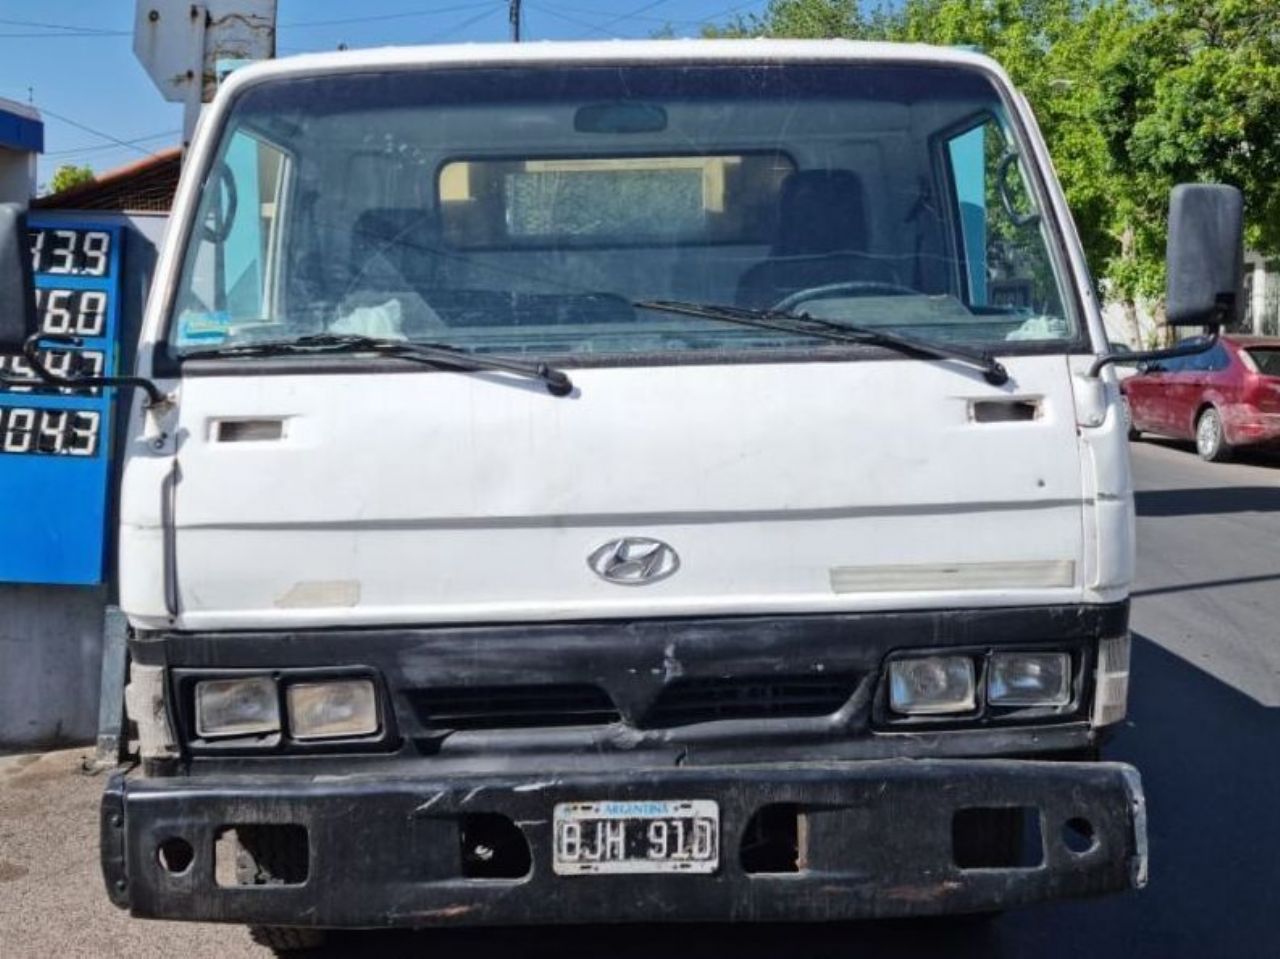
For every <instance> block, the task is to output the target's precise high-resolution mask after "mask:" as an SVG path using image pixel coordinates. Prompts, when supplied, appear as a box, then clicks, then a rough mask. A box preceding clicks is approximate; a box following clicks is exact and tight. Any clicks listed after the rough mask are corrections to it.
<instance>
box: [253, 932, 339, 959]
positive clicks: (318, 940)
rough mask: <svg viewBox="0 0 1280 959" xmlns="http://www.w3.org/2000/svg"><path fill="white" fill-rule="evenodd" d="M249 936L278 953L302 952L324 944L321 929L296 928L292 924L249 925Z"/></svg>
mask: <svg viewBox="0 0 1280 959" xmlns="http://www.w3.org/2000/svg"><path fill="white" fill-rule="evenodd" d="M249 937H250V938H251V939H252V940H253V941H254V942H256V943H257V944H258V945H260V946H266V947H267V948H268V949H270V950H271V951H272V952H274V953H276V954H277V955H279V954H280V953H284V952H304V951H306V950H308V949H318V948H320V946H322V945H324V930H323V929H296V928H294V927H292V926H250V927H249Z"/></svg>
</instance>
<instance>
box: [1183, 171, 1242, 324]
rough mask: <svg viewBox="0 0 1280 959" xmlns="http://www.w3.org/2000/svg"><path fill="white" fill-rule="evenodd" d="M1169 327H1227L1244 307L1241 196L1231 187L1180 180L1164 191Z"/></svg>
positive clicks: (1234, 320) (1238, 316) (1236, 318)
mask: <svg viewBox="0 0 1280 959" xmlns="http://www.w3.org/2000/svg"><path fill="white" fill-rule="evenodd" d="M1165 262H1166V265H1167V268H1168V270H1167V272H1168V285H1167V286H1166V290H1165V309H1166V315H1167V319H1168V323H1169V325H1170V326H1230V325H1231V324H1232V323H1234V322H1236V321H1237V320H1238V319H1239V318H1240V315H1241V311H1242V309H1243V307H1244V295H1243V289H1242V287H1243V281H1244V195H1243V194H1242V193H1241V192H1240V191H1239V190H1237V189H1236V188H1235V187H1233V186H1223V185H1221V184H1214V183H1183V184H1179V185H1178V186H1175V187H1174V188H1173V190H1172V191H1171V192H1170V194H1169V241H1168V246H1167V247H1166V249H1165Z"/></svg>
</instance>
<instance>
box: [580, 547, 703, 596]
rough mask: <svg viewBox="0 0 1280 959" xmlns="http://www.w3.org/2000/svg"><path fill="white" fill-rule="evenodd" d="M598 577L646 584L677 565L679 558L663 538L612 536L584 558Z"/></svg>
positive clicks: (609, 580) (616, 581)
mask: <svg viewBox="0 0 1280 959" xmlns="http://www.w3.org/2000/svg"><path fill="white" fill-rule="evenodd" d="M587 565H588V566H590V567H591V569H592V571H593V572H594V573H595V574H596V575H597V576H599V577H600V578H601V579H603V580H606V581H607V582H610V583H617V584H618V585H619V586H647V585H648V584H650V583H656V582H658V581H659V580H663V579H666V578H667V577H668V576H670V575H671V574H672V573H674V572H675V571H676V570H678V569H679V568H680V557H679V556H678V555H676V551H675V550H674V549H672V548H671V547H670V546H668V545H667V544H666V543H664V542H662V540H658V539H649V538H648V537H645V536H627V537H624V538H622V539H612V540H610V541H609V542H607V543H605V544H604V545H603V546H601V547H599V548H598V549H596V550H595V551H594V552H593V553H592V554H591V555H590V556H588V557H587Z"/></svg>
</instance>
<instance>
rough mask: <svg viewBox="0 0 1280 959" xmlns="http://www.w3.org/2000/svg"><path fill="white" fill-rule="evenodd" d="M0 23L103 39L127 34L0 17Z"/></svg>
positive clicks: (99, 28) (117, 31) (94, 28)
mask: <svg viewBox="0 0 1280 959" xmlns="http://www.w3.org/2000/svg"><path fill="white" fill-rule="evenodd" d="M0 23H3V24H7V25H8V26H11V27H43V28H44V29H46V30H68V31H73V32H75V33H77V34H81V33H93V34H97V35H98V36H104V37H118V36H122V35H126V34H127V33H128V31H125V30H106V29H103V28H101V27H86V26H80V25H76V24H70V23H43V22H41V21H39V20H14V19H11V18H8V17H0ZM36 36H42V34H36Z"/></svg>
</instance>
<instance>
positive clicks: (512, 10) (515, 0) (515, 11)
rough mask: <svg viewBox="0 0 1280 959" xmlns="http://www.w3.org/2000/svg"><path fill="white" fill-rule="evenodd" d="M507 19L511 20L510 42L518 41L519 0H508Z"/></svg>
mask: <svg viewBox="0 0 1280 959" xmlns="http://www.w3.org/2000/svg"><path fill="white" fill-rule="evenodd" d="M507 19H508V20H510V21H511V42H512V43H519V42H520V0H509V2H508V4H507Z"/></svg>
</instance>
